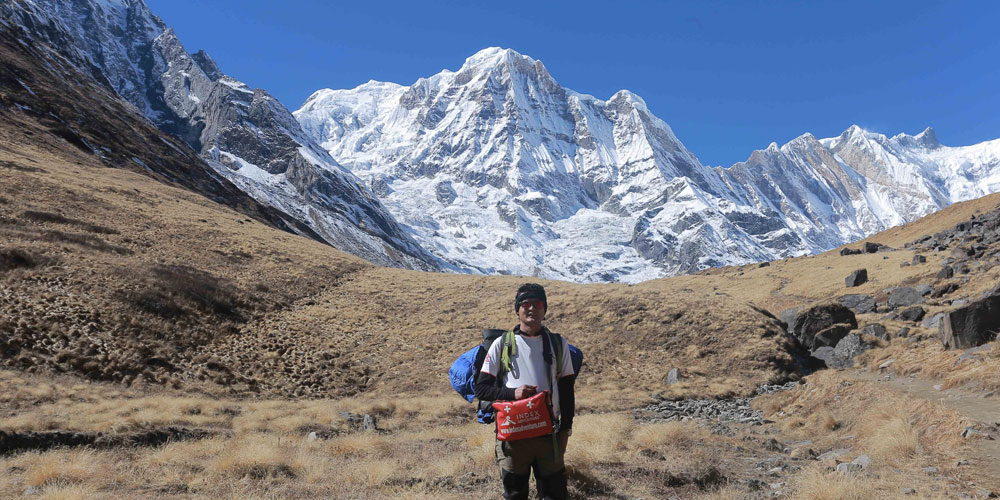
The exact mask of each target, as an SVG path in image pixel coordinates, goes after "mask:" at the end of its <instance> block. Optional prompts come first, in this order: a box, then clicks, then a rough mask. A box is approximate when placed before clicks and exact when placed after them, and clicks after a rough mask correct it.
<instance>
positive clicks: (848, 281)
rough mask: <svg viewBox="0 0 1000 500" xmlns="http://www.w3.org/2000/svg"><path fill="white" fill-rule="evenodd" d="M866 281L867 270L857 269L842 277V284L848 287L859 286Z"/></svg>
mask: <svg viewBox="0 0 1000 500" xmlns="http://www.w3.org/2000/svg"><path fill="white" fill-rule="evenodd" d="M867 281H868V270H867V269H858V270H856V271H854V272H853V273H851V274H849V275H848V276H847V277H846V278H844V284H845V285H846V286H847V287H848V288H850V287H854V286H860V285H862V284H864V283H865V282H867Z"/></svg>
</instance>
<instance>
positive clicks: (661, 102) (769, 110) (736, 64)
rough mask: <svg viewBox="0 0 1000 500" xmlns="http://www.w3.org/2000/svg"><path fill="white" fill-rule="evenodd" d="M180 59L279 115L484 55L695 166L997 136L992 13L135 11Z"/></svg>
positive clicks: (509, 8) (269, 6)
mask: <svg viewBox="0 0 1000 500" xmlns="http://www.w3.org/2000/svg"><path fill="white" fill-rule="evenodd" d="M147 3H148V5H149V6H150V8H151V9H152V11H153V12H154V13H155V14H157V15H158V16H160V17H161V18H162V19H163V20H164V21H165V22H166V23H167V25H169V26H171V27H173V28H174V29H175V30H176V31H177V33H178V36H179V37H180V39H181V42H182V43H183V44H184V46H185V47H186V48H187V49H188V50H189V51H191V52H194V51H196V50H198V49H204V50H206V51H207V52H208V53H209V54H210V55H211V56H212V57H213V58H215V60H216V61H217V62H218V63H219V66H220V68H221V69H222V71H223V72H225V73H227V74H229V75H231V76H233V77H235V78H238V79H240V80H242V81H244V82H246V83H247V84H248V85H250V86H252V87H259V88H264V89H267V90H268V91H269V92H271V93H272V94H273V95H275V96H276V97H278V98H279V99H280V100H281V101H282V102H283V103H284V104H285V106H287V107H288V108H289V109H291V110H293V111H294V110H295V109H297V108H298V107H299V106H301V104H302V103H303V102H304V101H305V99H306V98H307V97H308V96H309V94H311V93H312V92H313V91H315V90H318V89H321V88H334V89H337V88H353V87H355V86H357V85H359V84H361V83H364V82H366V81H368V80H372V79H374V80H381V81H391V82H396V83H401V84H411V83H413V82H414V81H415V80H416V79H417V78H420V77H425V76H430V75H432V74H435V73H437V72H439V71H441V70H442V69H445V68H447V69H452V70H455V69H458V68H459V67H460V66H461V65H462V62H463V61H464V60H465V58H466V57H468V56H470V55H472V54H474V53H475V52H477V51H478V50H480V49H483V48H485V47H490V46H500V47H504V48H512V49H514V50H516V51H518V52H520V53H522V54H525V55H529V56H531V57H533V58H535V59H539V60H541V61H542V62H543V63H544V64H545V66H546V67H547V68H548V69H549V73H550V74H551V75H552V76H553V77H554V78H555V79H556V80H557V81H559V83H561V84H562V85H563V86H565V87H567V88H570V89H573V90H575V91H577V92H582V93H586V94H591V95H594V96H595V97H598V98H601V99H606V98H608V97H610V96H611V95H612V94H614V93H615V92H616V91H618V90H620V89H628V90H631V91H633V92H635V93H636V94H639V95H640V96H642V97H643V98H644V99H645V100H646V103H647V104H648V105H649V108H650V109H651V110H652V111H653V113H654V114H656V115H657V116H659V117H660V118H662V119H663V120H665V121H666V122H667V123H669V124H670V126H671V127H672V128H673V129H674V132H675V133H676V134H677V136H678V137H679V138H680V139H681V141H682V142H684V144H685V145H686V146H687V147H688V149H690V150H691V151H692V152H694V154H695V155H697V156H698V158H699V159H700V160H701V161H702V163H704V164H706V165H712V166H715V165H724V166H729V165H731V164H732V163H734V162H738V161H742V160H745V159H746V158H747V157H748V156H749V154H750V153H751V151H753V150H754V149H761V148H764V147H766V146H767V145H768V144H769V143H770V142H772V141H774V142H777V143H779V144H783V143H784V142H787V141H789V140H791V139H793V138H795V137H796V136H798V135H800V134H802V133H805V132H811V133H813V134H814V135H816V136H817V137H830V136H835V135H838V134H840V133H841V132H842V131H843V130H844V129H846V128H847V127H849V126H850V125H852V124H858V125H861V126H862V127H864V128H866V129H869V130H874V131H878V132H882V133H886V134H889V135H893V134H896V133H899V132H906V133H911V134H915V133H918V132H920V131H921V130H923V128H924V127H926V126H931V127H933V128H934V129H935V131H936V132H937V135H938V138H939V139H940V140H941V142H942V143H944V144H946V145H952V146H960V145H968V144H973V143H977V142H981V141H984V140H990V139H996V138H1000V37H997V36H996V35H995V30H996V25H997V22H998V21H1000V2H994V1H982V2H919V1H908V2H894V1H893V2H889V1H883V2H880V1H874V2H872V1H866V2H854V1H846V0H845V1H838V2H819V1H815V2H781V1H771V2H752V1H743V2H719V1H697V2H694V1H692V2H653V1H619V2H615V3H611V2H587V1H576V2H561V1H560V2H556V1H546V0H535V1H531V2H519V1H505V2H497V1H491V2H473V1H467V0H466V1H443V2H414V1H412V0H411V1H406V2H379V1H371V0H369V1H360V2H358V1H355V2H340V1H334V2H318V1H316V2H309V1H304V0H284V1H283V2H246V1H236V0H198V1H194V0H147Z"/></svg>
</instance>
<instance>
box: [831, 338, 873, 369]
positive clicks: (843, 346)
mask: <svg viewBox="0 0 1000 500" xmlns="http://www.w3.org/2000/svg"><path fill="white" fill-rule="evenodd" d="M868 349H871V345H869V344H867V343H865V342H864V341H863V340H861V336H860V335H848V336H846V337H844V338H843V339H842V340H841V341H840V342H838V343H837V347H835V348H834V349H833V356H834V365H835V367H836V368H850V367H852V366H854V357H855V356H857V355H858V354H861V353H863V352H865V351H867V350H868Z"/></svg>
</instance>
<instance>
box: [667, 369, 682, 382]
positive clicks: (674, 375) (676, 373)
mask: <svg viewBox="0 0 1000 500" xmlns="http://www.w3.org/2000/svg"><path fill="white" fill-rule="evenodd" d="M680 377H681V371H680V370H679V369H677V368H674V369H671V370H670V371H669V372H667V385H674V384H676V383H677V382H678V381H680Z"/></svg>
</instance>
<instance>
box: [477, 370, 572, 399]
mask: <svg viewBox="0 0 1000 500" xmlns="http://www.w3.org/2000/svg"><path fill="white" fill-rule="evenodd" d="M496 380H497V378H496V377H494V376H493V375H490V374H489V372H479V377H477V378H476V397H477V398H479V400H480V401H513V400H515V399H517V398H515V397H514V391H515V389H513V388H510V387H497V386H496ZM560 401H561V400H560Z"/></svg>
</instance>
